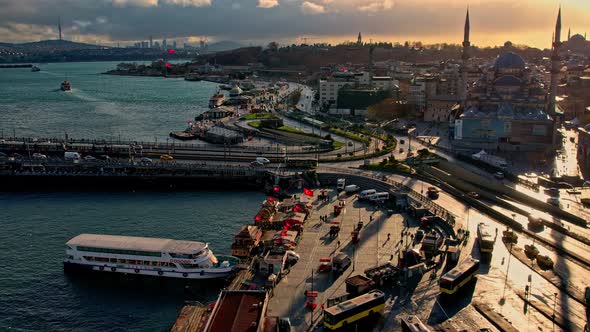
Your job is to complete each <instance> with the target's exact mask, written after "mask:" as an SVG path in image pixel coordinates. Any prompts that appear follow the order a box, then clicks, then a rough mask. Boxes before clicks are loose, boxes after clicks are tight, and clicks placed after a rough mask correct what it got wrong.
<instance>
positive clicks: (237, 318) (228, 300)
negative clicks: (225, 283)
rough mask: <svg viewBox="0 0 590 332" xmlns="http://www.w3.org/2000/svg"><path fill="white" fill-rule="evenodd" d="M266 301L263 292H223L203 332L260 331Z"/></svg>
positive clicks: (265, 295) (265, 294)
mask: <svg viewBox="0 0 590 332" xmlns="http://www.w3.org/2000/svg"><path fill="white" fill-rule="evenodd" d="M267 301H268V299H267V293H266V292H265V291H242V290H240V291H231V290H223V291H221V294H220V295H219V300H218V301H217V303H216V304H215V307H214V308H213V311H212V312H211V316H210V317H209V321H208V322H207V326H206V327H205V332H209V331H224V332H238V331H239V332H255V331H261V330H262V326H261V325H262V324H261V322H262V321H263V317H264V315H265V311H266V304H267Z"/></svg>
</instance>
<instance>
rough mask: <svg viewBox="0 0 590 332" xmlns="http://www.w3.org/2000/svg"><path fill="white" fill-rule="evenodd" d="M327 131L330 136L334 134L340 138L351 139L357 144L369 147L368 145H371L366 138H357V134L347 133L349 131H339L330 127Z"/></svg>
mask: <svg viewBox="0 0 590 332" xmlns="http://www.w3.org/2000/svg"><path fill="white" fill-rule="evenodd" d="M329 131H330V132H331V133H332V134H335V135H340V136H343V137H346V138H348V139H352V140H355V141H358V142H361V143H364V144H365V145H369V143H371V140H370V139H367V138H364V137H361V136H359V135H357V134H355V133H351V132H349V131H346V130H343V129H340V128H336V127H331V128H330V129H329Z"/></svg>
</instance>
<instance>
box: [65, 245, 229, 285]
mask: <svg viewBox="0 0 590 332" xmlns="http://www.w3.org/2000/svg"><path fill="white" fill-rule="evenodd" d="M237 263H238V259H237V258H236V257H233V256H218V257H216V256H215V255H214V254H213V252H212V251H211V250H210V249H209V245H208V244H206V243H202V242H196V241H179V240H171V239H161V238H146V237H133V236H118V235H101V234H80V235H78V236H76V237H74V238H72V239H71V240H69V241H68V242H67V243H66V259H65V260H64V268H76V269H83V270H90V271H104V272H118V273H125V274H138V275H149V276H160V277H170V278H185V279H214V278H224V277H227V276H229V275H231V274H232V273H233V272H234V269H235V268H236V265H237Z"/></svg>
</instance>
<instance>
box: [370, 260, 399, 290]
mask: <svg viewBox="0 0 590 332" xmlns="http://www.w3.org/2000/svg"><path fill="white" fill-rule="evenodd" d="M365 275H366V276H367V277H368V278H369V279H371V280H373V281H374V282H375V284H376V285H379V286H380V287H381V286H383V285H385V284H392V283H394V282H396V281H397V280H398V279H399V277H400V270H399V268H397V267H395V266H393V265H392V264H391V263H389V262H388V263H385V264H382V265H377V266H375V267H372V268H369V269H366V270H365Z"/></svg>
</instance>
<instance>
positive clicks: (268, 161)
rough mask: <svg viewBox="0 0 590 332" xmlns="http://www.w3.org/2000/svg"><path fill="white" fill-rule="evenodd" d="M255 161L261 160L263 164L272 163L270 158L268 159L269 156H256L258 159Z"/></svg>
mask: <svg viewBox="0 0 590 332" xmlns="http://www.w3.org/2000/svg"><path fill="white" fill-rule="evenodd" d="M254 161H256V162H259V163H261V164H263V165H266V164H270V160H268V159H267V158H264V157H256V160H254Z"/></svg>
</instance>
